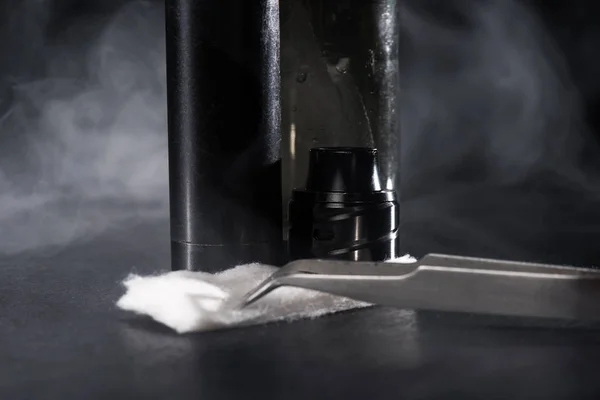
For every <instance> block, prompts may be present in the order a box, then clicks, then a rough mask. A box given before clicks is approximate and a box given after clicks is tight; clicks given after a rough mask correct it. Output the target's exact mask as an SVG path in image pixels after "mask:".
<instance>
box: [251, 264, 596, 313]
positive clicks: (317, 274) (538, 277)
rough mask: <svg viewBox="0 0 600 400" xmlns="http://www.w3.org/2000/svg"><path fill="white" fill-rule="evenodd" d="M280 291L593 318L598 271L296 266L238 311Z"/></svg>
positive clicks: (283, 270)
mask: <svg viewBox="0 0 600 400" xmlns="http://www.w3.org/2000/svg"><path fill="white" fill-rule="evenodd" d="M281 286H293V287H299V288H305V289H311V290H317V291H320V292H325V293H330V294H333V295H338V296H343V297H347V298H350V299H354V300H358V301H362V302H366V303H370V304H373V305H382V306H391V307H399V308H405V309H416V310H434V311H449V312H465V313H479V314H490V315H506V316H521V317H542V318H556V319H584V320H600V270H595V269H588V268H577V267H568V266H559V265H548V264H533V263H525V262H511V261H502V260H492V259H482V258H468V257H458V256H450V255H440V254H430V255H427V256H425V257H423V258H422V259H421V260H419V261H417V262H414V263H397V262H352V261H331V260H299V261H294V262H291V263H289V264H287V265H285V266H284V267H282V268H281V269H280V270H279V271H277V272H276V273H274V274H273V275H272V276H271V277H270V278H268V279H267V280H266V281H264V282H263V283H262V284H260V285H259V286H258V287H256V288H255V289H254V290H252V291H251V292H250V293H248V294H247V295H246V296H245V297H244V298H243V299H242V302H241V304H240V306H241V307H245V306H247V305H249V304H251V303H254V302H255V301H257V300H259V299H260V298H262V297H263V296H265V295H267V294H268V293H269V292H271V291H272V290H274V289H276V288H278V287H281Z"/></svg>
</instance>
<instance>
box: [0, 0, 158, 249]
mask: <svg viewBox="0 0 600 400" xmlns="http://www.w3.org/2000/svg"><path fill="white" fill-rule="evenodd" d="M48 4H49V3H47V2H46V3H44V2H39V1H29V2H27V3H23V4H22V5H21V7H22V8H21V9H19V8H18V9H17V10H16V11H15V15H14V18H19V19H22V20H23V21H27V11H28V10H27V8H29V9H30V11H31V12H32V13H38V14H42V11H44V12H46V13H47V15H49V11H50V10H43V7H47V5H48ZM17 22H18V21H15V23H17ZM37 22H38V23H39V24H40V25H41V26H31V27H26V28H23V27H22V26H20V27H19V26H18V24H17V25H15V27H16V28H15V29H17V28H18V29H20V30H21V31H15V33H19V34H20V37H23V38H26V40H31V42H30V43H35V44H36V48H35V49H34V50H35V54H27V55H23V54H22V55H21V56H23V57H25V56H26V57H25V58H26V59H27V62H29V63H30V64H32V65H33V66H41V67H42V68H43V71H42V77H41V78H39V79H34V80H29V81H27V80H25V81H23V78H22V76H19V72H22V71H23V68H22V67H21V68H20V69H18V70H17V71H16V74H15V75H14V76H7V77H4V79H6V80H8V82H10V84H11V90H10V92H11V93H12V104H11V106H10V109H9V110H8V111H7V112H6V115H5V117H4V118H3V119H2V122H1V123H2V125H1V128H0V129H1V134H2V138H1V143H2V146H12V149H11V150H12V151H11V153H10V154H8V153H7V152H3V153H6V154H4V159H3V162H2V163H1V164H0V166H1V167H2V170H0V187H1V188H2V191H1V192H0V226H1V227H2V228H1V229H0V251H4V252H13V251H19V250H23V249H27V248H31V247H37V246H43V245H63V244H67V243H69V242H71V241H73V240H77V239H86V238H88V237H91V236H93V235H94V234H97V233H99V232H102V231H104V230H106V229H107V228H110V227H112V226H115V225H120V224H127V223H130V222H131V220H135V219H137V218H141V217H143V218H148V217H153V218H154V217H155V218H161V217H162V218H164V217H165V216H166V215H167V204H168V197H167V151H166V137H167V136H166V135H167V134H166V132H167V129H166V94H165V62H164V57H165V54H164V32H163V27H164V22H163V14H162V7H161V6H160V4H156V3H155V4H151V3H148V2H142V1H137V2H131V3H130V4H128V5H126V6H125V7H124V8H122V9H121V10H120V11H119V12H118V13H117V14H116V15H115V16H113V17H111V18H110V19H109V20H108V22H107V21H106V19H104V20H103V19H101V18H95V19H94V18H89V17H83V18H81V19H80V20H79V21H76V24H73V25H70V26H68V27H67V28H68V29H67V30H65V31H64V32H60V33H59V34H58V37H57V38H56V39H55V40H54V41H52V38H50V37H46V36H44V35H45V32H47V31H48V29H49V23H50V22H51V21H50V19H49V17H46V18H39V21H37ZM44 23H46V25H44ZM13 38H15V36H12V37H9V40H13ZM5 40H6V39H5ZM24 40H25V39H24ZM15 51H19V48H16V49H15ZM31 53H33V52H31ZM19 61H21V64H24V61H22V60H19ZM124 203H125V204H129V205H132V204H135V207H126V208H124V207H122V205H123V204H124ZM124 210H127V211H124Z"/></svg>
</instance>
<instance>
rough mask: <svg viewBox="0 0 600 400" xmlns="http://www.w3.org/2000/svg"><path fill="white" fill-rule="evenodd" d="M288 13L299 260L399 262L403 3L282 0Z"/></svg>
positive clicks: (292, 210) (292, 208)
mask: <svg viewBox="0 0 600 400" xmlns="http://www.w3.org/2000/svg"><path fill="white" fill-rule="evenodd" d="M280 7H281V11H280V12H281V90H282V94H281V103H282V108H281V113H282V162H283V196H282V204H283V209H284V211H287V212H286V213H285V215H284V224H285V226H286V227H287V228H288V229H286V233H288V235H287V236H286V239H287V240H288V241H289V250H290V257H291V258H292V259H296V258H311V257H317V258H338V259H346V260H355V261H359V260H385V259H389V258H395V257H397V256H398V255H399V253H398V245H399V243H398V228H399V206H398V199H397V193H396V192H397V191H398V189H399V174H397V169H398V166H399V159H400V141H399V134H400V132H399V123H398V111H397V94H398V91H399V71H398V68H399V60H398V50H399V49H398V42H399V37H400V32H399V25H398V19H399V18H398V12H399V10H398V7H397V0H365V1H353V0H336V1H331V0H281V1H280ZM288 204H289V208H288Z"/></svg>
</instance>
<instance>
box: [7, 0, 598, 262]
mask: <svg viewBox="0 0 600 400" xmlns="http://www.w3.org/2000/svg"><path fill="white" fill-rule="evenodd" d="M19 4H20V5H19V6H18V7H16V8H14V9H12V11H11V12H12V13H13V14H12V17H11V21H13V23H12V25H11V28H10V29H14V30H15V31H14V32H11V33H10V34H12V35H13V36H12V37H11V38H10V41H11V43H13V45H14V44H16V46H14V47H13V49H12V54H13V55H14V57H13V60H12V62H11V63H9V65H10V66H12V67H13V70H12V72H11V71H7V72H6V73H5V74H4V75H3V78H2V79H4V83H5V84H7V85H9V86H10V87H11V90H9V91H8V92H6V93H8V94H7V95H4V96H3V95H1V94H0V96H3V98H5V99H9V100H10V101H9V102H10V104H11V107H10V109H9V111H8V112H7V113H6V114H5V115H4V117H2V118H1V120H0V121H1V122H0V124H1V125H0V132H1V135H2V136H1V137H0V143H1V146H2V149H0V153H1V154H2V159H1V160H0V188H1V192H0V251H3V252H14V251H20V250H24V249H27V248H32V247H36V246H42V245H64V244H67V243H69V242H71V241H72V240H75V239H78V238H88V237H93V236H94V235H95V234H97V233H100V232H102V231H105V230H106V229H107V228H109V227H112V226H114V225H117V224H121V223H123V221H126V220H135V219H137V218H140V219H141V218H148V217H152V218H165V217H166V216H167V203H168V198H167V149H166V118H165V117H166V93H165V69H164V66H165V62H164V36H163V35H164V31H163V26H164V23H163V10H162V5H161V4H153V3H149V2H143V1H135V2H130V4H129V5H127V6H126V7H125V8H123V9H121V10H120V11H119V12H118V13H117V14H116V16H113V17H111V18H110V19H109V20H106V19H102V18H96V19H94V20H83V21H81V22H80V23H78V24H77V25H73V26H70V27H69V29H67V30H66V31H64V32H63V33H62V35H59V36H57V38H56V39H54V40H50V38H49V37H48V36H47V32H48V27H47V25H48V24H49V23H50V21H51V19H52V18H51V16H50V14H51V13H49V11H48V10H45V9H44V7H45V5H46V4H49V3H47V2H41V1H33V0H27V1H22V2H19ZM399 5H400V7H401V21H402V28H401V29H402V40H401V43H402V48H401V64H402V65H401V85H402V89H401V90H402V91H401V96H400V108H401V127H402V162H403V165H402V168H401V171H402V179H403V187H402V196H403V198H404V200H405V203H404V205H403V208H402V214H403V217H402V218H403V227H404V228H403V234H404V242H403V243H405V245H406V246H407V247H408V248H407V249H408V250H409V251H411V252H414V253H415V254H416V255H419V253H423V252H428V251H450V252H465V253H471V254H472V253H478V254H485V255H497V256H506V257H511V258H518V257H524V258H528V257H533V256H534V255H535V254H538V256H539V254H543V253H544V252H545V251H546V250H545V249H547V248H548V246H549V245H548V243H550V244H552V243H555V244H556V246H555V248H560V245H561V242H560V239H559V238H560V234H563V233H573V232H574V231H583V230H587V231H598V229H597V228H596V226H598V224H597V223H596V222H598V221H597V220H596V221H594V218H593V217H590V215H591V214H589V213H588V211H589V210H590V209H592V208H595V207H596V206H597V204H598V201H597V199H598V197H599V196H598V195H599V193H598V190H597V188H596V186H595V184H594V181H595V178H596V177H597V175H595V174H593V173H591V172H589V171H588V170H587V169H586V168H587V167H585V168H584V164H583V158H582V157H583V156H582V152H583V150H587V151H589V149H590V148H593V149H594V150H593V151H592V152H593V153H594V154H598V153H597V151H596V150H595V146H596V144H595V141H594V140H593V139H592V136H591V135H590V132H588V130H587V128H586V127H585V126H584V123H583V120H582V115H581V104H580V103H581V99H580V98H579V91H578V90H576V89H575V87H574V86H573V84H572V78H571V77H570V73H569V71H568V70H567V68H566V66H565V60H564V59H563V57H562V55H561V54H560V52H558V51H556V49H555V46H554V43H553V41H552V40H551V39H550V37H549V35H548V33H547V32H546V31H545V28H544V27H543V26H542V24H541V22H540V21H538V20H537V18H536V17H535V15H534V14H533V13H532V12H530V11H529V10H528V9H527V8H525V7H524V6H522V5H521V3H520V2H517V1H516V0H487V1H474V0H456V1H450V0H448V1H445V2H444V1H431V0H429V1H424V0H410V1H409V0H404V1H400V2H399ZM442 5H444V7H441V6H442ZM436 10H437V11H436ZM434 11H436V12H435V13H434ZM31 15H35V18H32V17H30V16H31ZM18 21H21V22H23V23H22V24H19V22H18ZM25 38H26V39H25ZM5 40H8V39H5ZM40 69H41V70H42V72H41V73H39V71H38V70H40ZM15 71H17V72H18V73H16V72H15ZM24 71H26V72H27V73H25V72H24ZM36 73H37V74H38V76H40V74H41V76H42V78H40V79H34V78H32V77H31V76H35V74H36ZM4 102H5V103H7V101H6V100H5V101H4ZM8 138H10V139H12V140H11V141H9V140H7V139H8ZM9 143H10V144H9ZM122 203H128V204H134V205H135V207H127V208H124V207H119V204H122ZM106 204H113V205H114V207H111V206H106ZM123 210H128V211H126V212H125V211H123ZM131 210H136V211H135V215H131V214H130V213H131V212H132V211H131ZM124 213H125V214H124ZM596 218H597V217H596ZM535 243H537V246H538V247H536V244H535ZM540 243H543V246H542V245H540ZM425 244H426V245H425ZM538 256H536V257H537V258H539V257H538Z"/></svg>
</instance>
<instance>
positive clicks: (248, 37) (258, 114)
mask: <svg viewBox="0 0 600 400" xmlns="http://www.w3.org/2000/svg"><path fill="white" fill-rule="evenodd" d="M225 3H226V5H225ZM166 35H167V84H168V122H169V174H170V176H169V177H170V202H171V250H172V268H173V269H175V270H179V269H191V270H202V271H218V270H222V269H225V268H228V267H231V266H232V265H235V264H240V263H246V262H253V261H260V262H264V263H271V264H278V263H279V262H280V258H279V257H280V256H281V253H282V249H283V248H284V246H283V245H282V234H281V232H282V227H281V173H280V161H279V142H280V133H279V128H280V116H279V115H280V113H279V93H280V88H279V79H280V78H279V9H278V1H277V0H252V1H248V0H229V1H227V2H224V1H223V0H166Z"/></svg>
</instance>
